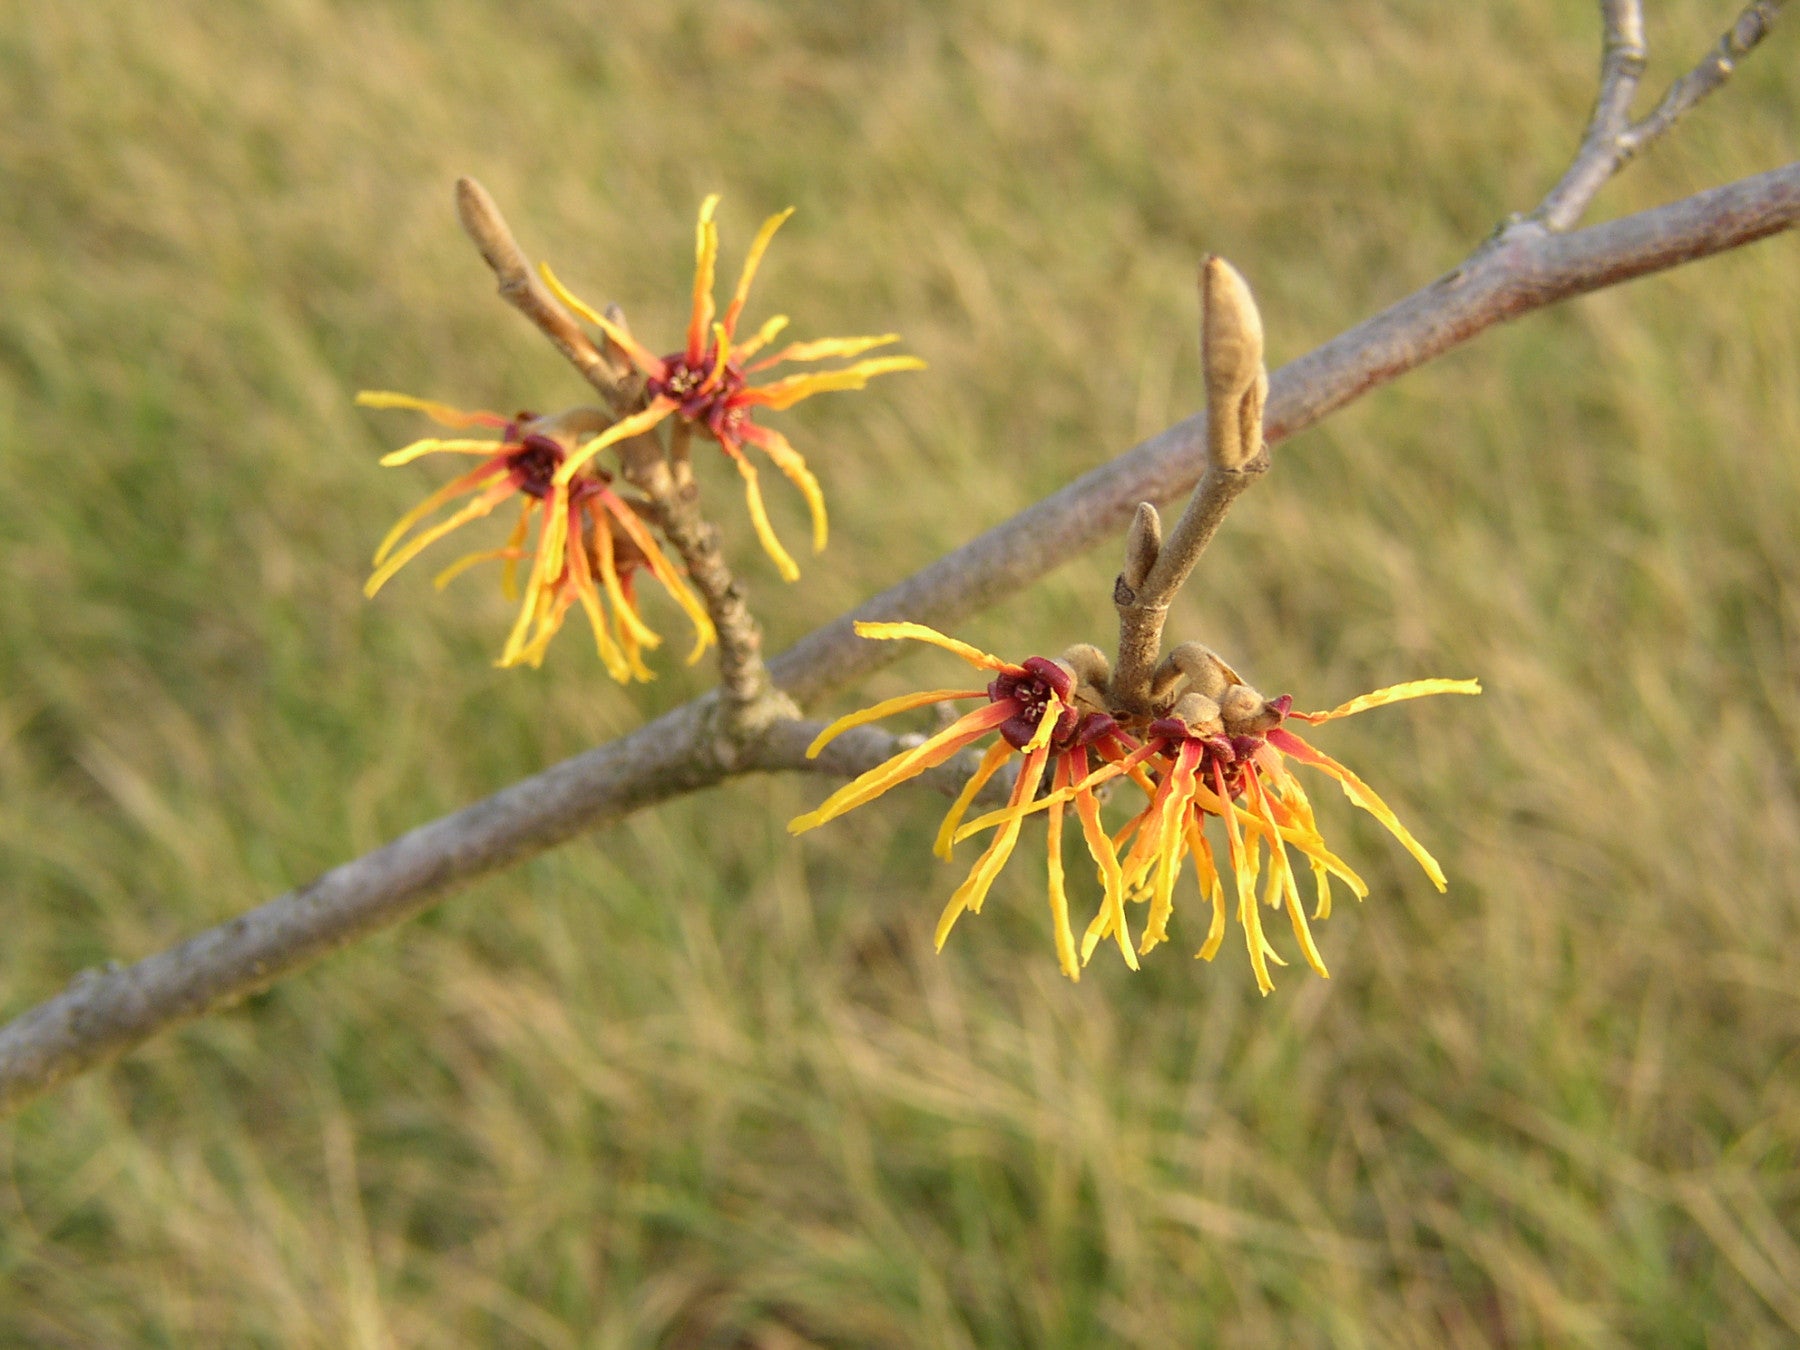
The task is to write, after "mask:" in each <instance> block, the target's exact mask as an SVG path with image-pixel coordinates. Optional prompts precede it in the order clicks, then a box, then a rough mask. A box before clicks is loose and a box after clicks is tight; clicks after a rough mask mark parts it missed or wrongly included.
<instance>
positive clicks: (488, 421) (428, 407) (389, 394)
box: [356, 389, 506, 429]
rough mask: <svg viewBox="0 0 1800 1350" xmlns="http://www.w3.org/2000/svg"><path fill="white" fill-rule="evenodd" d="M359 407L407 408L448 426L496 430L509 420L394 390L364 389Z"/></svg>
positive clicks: (358, 396) (358, 397) (480, 409)
mask: <svg viewBox="0 0 1800 1350" xmlns="http://www.w3.org/2000/svg"><path fill="white" fill-rule="evenodd" d="M356 404H357V406H358V407H359V408H405V409H407V410H408V411H410V412H422V413H424V414H425V415H426V416H427V417H429V418H430V419H431V420H432V421H434V422H436V423H437V424H438V425H439V426H446V427H494V428H496V429H498V428H500V427H504V426H505V425H506V419H505V418H504V417H502V416H501V415H500V414H499V413H495V412H488V411H487V410H486V409H485V408H478V409H476V410H475V411H474V412H464V411H463V410H462V409H461V408H454V407H452V406H451V405H450V404H448V403H437V402H434V401H433V400H431V399H428V398H414V397H413V396H412V395H411V394H396V393H394V392H393V390H391V389H364V390H362V391H361V392H360V393H358V394H357V396H356Z"/></svg>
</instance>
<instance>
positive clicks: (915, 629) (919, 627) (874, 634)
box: [854, 619, 1025, 675]
mask: <svg viewBox="0 0 1800 1350" xmlns="http://www.w3.org/2000/svg"><path fill="white" fill-rule="evenodd" d="M854 627H855V629H856V635H857V636H858V637H860V638H868V639H870V640H871V641H873V642H891V641H894V640H895V639H897V638H911V639H912V640H913V641H914V642H929V643H930V644H931V645H932V646H933V647H942V648H943V649H944V650H945V651H947V652H953V653H955V654H956V655H957V656H960V657H962V659H963V660H965V661H967V662H968V663H969V664H970V665H972V666H977V667H979V668H980V669H982V670H992V671H995V672H999V671H1006V672H1008V673H1010V674H1015V675H1022V674H1024V673H1025V670H1024V667H1023V666H1018V665H1015V664H1014V663H1013V662H1011V661H1002V660H1001V659H1000V658H999V657H997V656H994V655H992V654H990V653H988V652H984V651H982V650H981V648H979V647H971V646H970V645H969V644H968V643H966V642H959V641H958V640H957V639H956V638H953V637H951V636H949V635H948V634H946V633H940V632H938V630H937V629H935V628H927V627H926V626H925V625H924V624H922V623H909V622H904V621H903V622H900V623H873V622H869V621H866V620H863V619H858V620H857V621H856V623H855V625H854Z"/></svg>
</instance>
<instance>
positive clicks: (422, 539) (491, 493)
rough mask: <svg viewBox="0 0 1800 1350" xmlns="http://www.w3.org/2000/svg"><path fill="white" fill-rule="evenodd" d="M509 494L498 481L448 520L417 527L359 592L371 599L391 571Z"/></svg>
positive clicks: (477, 517)
mask: <svg viewBox="0 0 1800 1350" xmlns="http://www.w3.org/2000/svg"><path fill="white" fill-rule="evenodd" d="M512 494H513V489H512V485H511V484H510V483H501V484H500V485H499V486H497V487H491V488H489V489H488V490H487V491H486V492H484V493H483V494H482V495H481V496H479V497H477V498H476V499H475V500H474V501H472V502H470V503H469V504H468V505H467V506H465V507H463V509H462V510H460V511H458V512H457V513H456V514H455V515H453V516H451V517H450V518H449V519H448V520H444V521H440V522H439V523H438V524H436V525H433V526H432V527H431V528H430V529H429V530H421V531H420V532H419V533H418V534H416V535H414V536H413V537H412V538H411V539H409V540H407V541H406V543H405V544H404V545H403V546H402V547H400V548H399V549H397V550H395V552H394V553H393V554H392V555H391V556H390V557H389V558H388V559H387V561H386V562H384V563H382V565H381V566H380V567H378V568H376V569H375V571H374V573H373V574H372V575H371V576H370V577H369V579H368V581H366V582H364V583H363V594H364V595H366V596H368V597H369V598H370V599H373V598H374V596H375V592H377V591H379V590H380V589H381V588H382V587H383V586H385V585H387V583H388V580H389V579H390V578H391V577H392V576H393V575H394V573H396V572H398V571H399V570H400V569H401V568H402V567H404V566H406V564H407V563H409V562H411V561H412V560H413V559H414V558H416V557H418V556H419V554H420V553H422V552H423V551H424V550H425V549H426V548H427V547H429V546H430V545H432V544H435V543H436V542H437V541H438V540H440V539H442V538H443V537H444V536H445V535H447V534H449V533H450V532H451V531H452V530H455V529H459V528H461V527H462V526H464V525H467V524H468V523H469V522H470V521H471V520H479V519H480V518H481V517H482V516H485V515H486V514H487V513H488V512H490V511H492V510H493V509H494V508H495V507H496V506H498V505H500V503H501V502H503V501H505V500H506V499H507V498H508V497H510V496H512Z"/></svg>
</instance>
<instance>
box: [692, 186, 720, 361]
mask: <svg viewBox="0 0 1800 1350" xmlns="http://www.w3.org/2000/svg"><path fill="white" fill-rule="evenodd" d="M718 206H719V194H718V193H716V192H712V193H708V194H707V197H706V200H705V201H703V202H701V203H700V219H699V221H698V222H697V223H696V224H695V226H694V312H693V314H692V316H691V317H690V318H689V319H688V333H687V359H688V364H689V365H690V366H697V365H699V364H700V358H701V357H702V356H704V355H705V354H706V334H707V330H708V329H709V328H711V327H712V321H713V315H714V314H715V313H716V312H717V310H716V308H715V306H714V305H713V272H714V270H715V269H716V268H717V266H718V262H719V226H718V223H717V222H716V221H714V220H713V212H714V211H716V210H717V209H718Z"/></svg>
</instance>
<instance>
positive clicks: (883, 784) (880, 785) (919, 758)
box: [788, 703, 1006, 834]
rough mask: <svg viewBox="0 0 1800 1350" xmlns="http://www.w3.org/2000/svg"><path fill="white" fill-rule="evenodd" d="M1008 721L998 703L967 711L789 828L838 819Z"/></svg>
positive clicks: (793, 830)
mask: <svg viewBox="0 0 1800 1350" xmlns="http://www.w3.org/2000/svg"><path fill="white" fill-rule="evenodd" d="M1005 720H1006V710H1005V709H1004V708H1001V707H1000V706H999V705H997V704H993V703H990V704H988V706H987V707H985V708H977V709H976V710H975V711H974V712H971V713H965V714H964V715H963V716H961V717H959V718H958V719H957V720H956V721H954V722H952V723H951V724H950V725H949V726H947V727H945V728H944V729H943V730H942V731H940V732H938V733H937V735H935V736H932V737H931V738H929V739H928V740H926V741H925V742H924V744H922V745H916V746H914V747H913V748H912V749H910V750H902V751H901V752H900V753H899V754H897V755H895V756H893V757H892V758H891V759H888V760H885V761H883V762H882V763H880V764H877V765H876V766H875V767H874V768H873V769H870V770H869V771H868V772H867V773H865V774H863V775H862V776H861V777H859V778H857V779H856V780H855V781H854V782H851V783H847V784H846V785H845V786H843V787H841V788H839V789H838V790H837V791H836V792H834V793H832V794H831V796H829V797H827V798H826V799H825V801H824V802H823V803H821V804H820V805H819V807H818V809H816V810H813V811H808V812H807V813H806V814H805V815H802V816H795V817H794V819H792V820H790V821H789V822H788V830H789V832H790V833H793V834H802V833H804V832H805V831H807V830H810V829H814V828H816V827H817V826H820V825H823V824H824V823H825V822H826V821H828V820H834V819H836V818H837V817H838V816H841V815H843V814H844V813H845V812H846V811H851V810H854V809H855V808H856V807H858V806H861V805H862V804H863V803H864V802H869V801H873V800H874V799H875V798H876V797H879V796H880V795H881V794H882V793H884V792H886V791H887V790H888V789H889V788H892V787H895V786H896V785H898V784H900V783H904V782H905V781H906V780H907V779H909V778H916V777H918V776H919V775H920V774H922V773H924V772H925V771H926V770H927V769H930V768H935V767H936V766H937V765H939V764H942V763H943V762H944V761H945V760H947V759H949V758H950V757H951V756H953V755H955V754H956V753H957V752H958V751H960V750H961V749H962V748H963V747H964V746H965V745H968V744H969V743H970V742H971V741H973V740H975V739H976V738H977V737H980V736H983V735H986V734H987V733H988V732H989V731H992V730H993V729H994V728H995V727H997V726H999V725H1000V723H1002V722H1004V721H1005Z"/></svg>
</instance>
